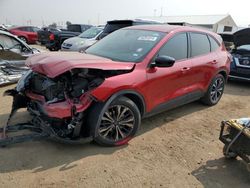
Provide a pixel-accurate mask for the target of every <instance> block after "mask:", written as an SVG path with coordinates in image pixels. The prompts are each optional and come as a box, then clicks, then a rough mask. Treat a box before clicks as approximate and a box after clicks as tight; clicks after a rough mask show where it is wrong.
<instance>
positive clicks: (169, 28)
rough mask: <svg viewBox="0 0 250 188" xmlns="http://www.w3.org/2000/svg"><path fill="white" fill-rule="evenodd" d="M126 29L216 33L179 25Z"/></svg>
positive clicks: (142, 26) (137, 26) (138, 26)
mask: <svg viewBox="0 0 250 188" xmlns="http://www.w3.org/2000/svg"><path fill="white" fill-rule="evenodd" d="M124 29H141V30H149V31H158V32H164V33H169V32H171V31H187V32H188V31H191V32H192V31H197V32H204V33H210V34H212V35H215V33H214V32H210V31H208V30H204V29H199V28H196V27H189V26H177V25H168V24H160V25H136V26H131V27H126V28H124Z"/></svg>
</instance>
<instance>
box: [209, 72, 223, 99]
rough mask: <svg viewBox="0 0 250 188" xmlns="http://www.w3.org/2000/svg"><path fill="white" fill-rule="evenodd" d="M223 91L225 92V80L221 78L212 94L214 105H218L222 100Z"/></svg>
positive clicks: (213, 86) (213, 88)
mask: <svg viewBox="0 0 250 188" xmlns="http://www.w3.org/2000/svg"><path fill="white" fill-rule="evenodd" d="M223 90H224V80H223V78H220V77H219V78H217V79H216V80H215V81H214V83H213V85H212V89H211V93H210V98H211V101H212V102H213V103H217V102H218V101H219V100H220V98H221V96H222V94H223Z"/></svg>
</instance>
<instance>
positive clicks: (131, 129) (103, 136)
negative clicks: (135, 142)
mask: <svg viewBox="0 0 250 188" xmlns="http://www.w3.org/2000/svg"><path fill="white" fill-rule="evenodd" d="M140 123H141V114H140V111H139V109H138V107H137V106H136V105H135V103H134V102H133V101H131V100H130V99H128V98H126V97H119V98H117V99H115V100H114V101H112V102H111V103H110V104H109V105H106V103H97V104H95V105H94V106H93V107H92V109H91V110H90V113H89V116H88V122H87V124H88V126H89V127H90V134H91V135H92V136H93V138H94V140H95V142H97V143H98V144H100V145H104V146H120V145H123V144H126V143H127V142H128V141H129V140H130V139H132V138H133V136H134V135H135V134H136V132H137V130H138V129H139V126H140Z"/></svg>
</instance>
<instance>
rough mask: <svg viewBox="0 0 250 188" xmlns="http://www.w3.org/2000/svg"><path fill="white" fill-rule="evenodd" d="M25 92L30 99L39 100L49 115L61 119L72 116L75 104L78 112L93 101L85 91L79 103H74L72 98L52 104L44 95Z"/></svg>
mask: <svg viewBox="0 0 250 188" xmlns="http://www.w3.org/2000/svg"><path fill="white" fill-rule="evenodd" d="M25 94H26V96H27V97H29V98H30V99H32V100H35V101H38V102H39V103H40V104H41V107H42V108H43V110H42V111H44V112H46V114H47V115H48V116H49V117H53V118H59V119H63V118H69V117H71V115H72V114H71V109H72V107H73V106H75V107H76V112H83V111H85V110H86V109H87V108H88V107H89V106H90V104H91V103H92V99H91V98H90V96H89V94H88V93H85V94H83V95H82V96H81V97H80V102H79V103H74V102H73V101H72V100H70V99H67V100H65V101H62V102H57V103H51V104H48V103H46V101H45V99H44V97H43V96H41V95H37V94H35V93H32V92H30V91H27V92H26V93H25Z"/></svg>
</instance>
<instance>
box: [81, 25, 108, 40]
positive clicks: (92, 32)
mask: <svg viewBox="0 0 250 188" xmlns="http://www.w3.org/2000/svg"><path fill="white" fill-rule="evenodd" d="M102 30H103V29H102V28H99V27H91V28H90V29H88V30H86V31H84V32H83V33H82V34H80V35H79V37H81V38H86V39H91V38H95V37H96V36H97V35H98V34H99V33H100V32H102Z"/></svg>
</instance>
